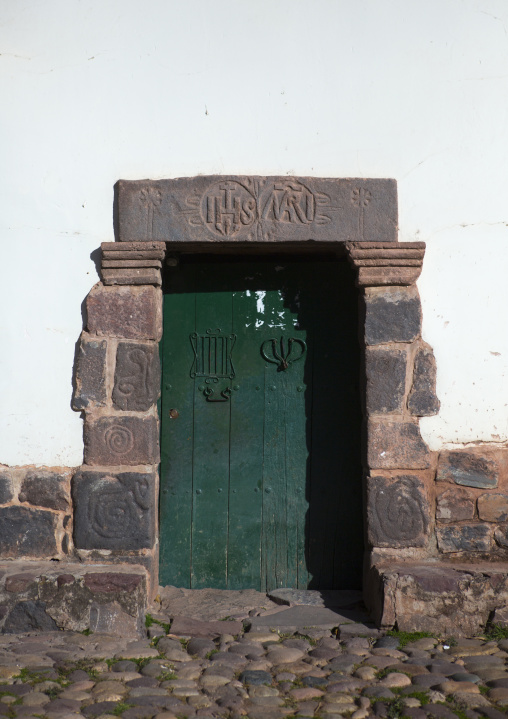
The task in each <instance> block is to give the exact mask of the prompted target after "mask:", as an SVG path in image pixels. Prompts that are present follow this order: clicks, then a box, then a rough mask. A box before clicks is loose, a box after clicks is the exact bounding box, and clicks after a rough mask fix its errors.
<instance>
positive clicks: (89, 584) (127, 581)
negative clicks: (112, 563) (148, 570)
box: [84, 572, 142, 671]
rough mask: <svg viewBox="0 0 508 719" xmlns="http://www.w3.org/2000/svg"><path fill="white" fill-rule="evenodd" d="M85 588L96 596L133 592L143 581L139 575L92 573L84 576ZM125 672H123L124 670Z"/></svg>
mask: <svg viewBox="0 0 508 719" xmlns="http://www.w3.org/2000/svg"><path fill="white" fill-rule="evenodd" d="M84 581H85V587H86V588H87V589H89V590H90V591H91V592H93V593H94V594H96V593H98V592H102V593H107V594H109V593H111V592H113V593H116V592H128V593H129V594H130V593H131V592H133V591H134V590H135V589H136V587H138V586H139V584H140V583H141V581H142V577H141V575H139V574H124V573H123V572H90V573H89V574H85V576H84ZM122 671H123V670H122Z"/></svg>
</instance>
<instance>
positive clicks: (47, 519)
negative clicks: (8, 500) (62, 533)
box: [0, 507, 57, 557]
mask: <svg viewBox="0 0 508 719" xmlns="http://www.w3.org/2000/svg"><path fill="white" fill-rule="evenodd" d="M56 521H57V517H56V515H55V514H52V513H51V512H46V511H44V510H36V509H27V508H26V507H2V508H0V556H2V557H30V556H32V557H51V556H53V555H54V554H56V551H57V549H56V542H55V529H56Z"/></svg>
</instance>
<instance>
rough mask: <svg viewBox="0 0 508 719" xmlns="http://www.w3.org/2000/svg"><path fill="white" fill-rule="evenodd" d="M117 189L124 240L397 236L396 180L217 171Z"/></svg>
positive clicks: (372, 238) (324, 239) (370, 238)
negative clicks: (199, 175)
mask: <svg viewBox="0 0 508 719" xmlns="http://www.w3.org/2000/svg"><path fill="white" fill-rule="evenodd" d="M117 193H118V208H119V239H120V240H121V241H122V242H124V241H141V242H142V241H147V240H148V241H151V240H159V241H167V240H168V238H171V241H172V242H191V243H193V242H217V241H221V240H222V241H228V240H229V241H234V242H261V243H264V242H277V241H279V240H292V241H294V242H302V241H303V242H305V241H310V240H312V241H314V242H316V241H318V242H319V241H321V242H336V241H337V240H340V241H358V240H360V241H362V240H363V241H375V242H396V241H397V185H396V182H395V180H370V179H354V178H348V179H323V178H317V177H298V178H297V177H287V176H286V177H255V176H252V177H242V176H240V177H238V176H232V175H230V176H213V175H212V176H201V177H189V178H180V179H177V180H156V181H151V180H140V181H135V182H132V181H126V180H120V181H119V182H118V184H117Z"/></svg>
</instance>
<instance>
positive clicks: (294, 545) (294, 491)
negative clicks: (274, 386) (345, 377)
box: [286, 329, 312, 589]
mask: <svg viewBox="0 0 508 719" xmlns="http://www.w3.org/2000/svg"><path fill="white" fill-rule="evenodd" d="M293 333H294V329H293ZM302 334H303V333H299V335H298V336H300V337H301V335H302ZM302 339H303V337H302ZM309 362H310V356H307V357H306V358H305V360H302V361H301V362H298V363H295V364H294V365H290V367H289V368H288V370H287V376H286V380H287V389H286V477H287V489H286V492H287V499H286V501H287V547H288V577H287V583H288V586H290V587H298V588H301V589H306V588H307V584H308V581H309V577H308V572H307V562H306V554H305V548H306V520H307V512H308V502H307V498H306V494H307V472H308V466H307V463H308V456H309V448H308V446H307V436H306V434H307V433H306V428H307V422H309V421H310V417H309V418H307V417H306V413H305V402H306V396H305V395H306V392H311V391H312V388H311V387H308V386H306V383H305V381H304V374H305V371H306V369H307V365H308V363H309Z"/></svg>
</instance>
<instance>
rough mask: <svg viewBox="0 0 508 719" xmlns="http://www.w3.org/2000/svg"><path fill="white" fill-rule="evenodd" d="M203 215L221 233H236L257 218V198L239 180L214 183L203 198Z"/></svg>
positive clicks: (210, 226) (210, 225)
mask: <svg viewBox="0 0 508 719" xmlns="http://www.w3.org/2000/svg"><path fill="white" fill-rule="evenodd" d="M201 217H202V219H203V220H204V222H205V223H206V225H207V227H208V228H209V229H210V230H212V232H216V233H217V234H219V235H223V236H225V237H230V236H232V235H236V234H237V233H238V232H239V230H241V229H242V227H249V226H250V225H252V223H253V222H254V221H255V219H256V199H255V198H254V197H253V196H252V194H251V193H250V192H249V190H247V189H246V188H245V187H243V186H242V185H241V184H240V183H239V182H219V183H217V184H215V185H212V187H211V188H210V190H209V191H208V192H206V193H205V194H204V195H203V197H202V199H201Z"/></svg>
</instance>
